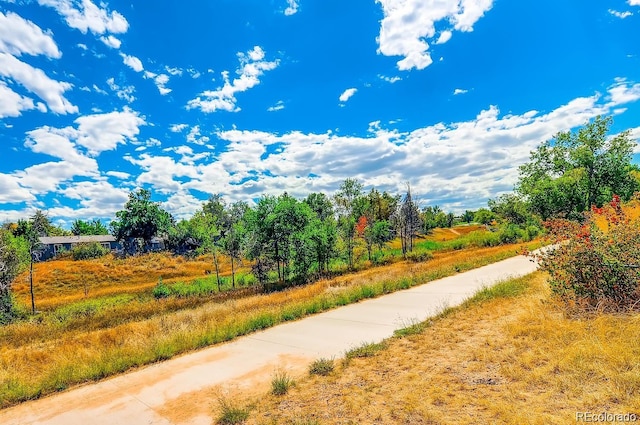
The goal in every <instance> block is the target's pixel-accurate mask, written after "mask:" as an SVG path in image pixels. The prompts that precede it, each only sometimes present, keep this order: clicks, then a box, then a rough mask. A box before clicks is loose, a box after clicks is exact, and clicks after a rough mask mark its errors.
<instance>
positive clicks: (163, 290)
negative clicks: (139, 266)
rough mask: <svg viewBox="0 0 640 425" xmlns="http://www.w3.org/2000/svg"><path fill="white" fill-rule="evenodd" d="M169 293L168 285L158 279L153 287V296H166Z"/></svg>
mask: <svg viewBox="0 0 640 425" xmlns="http://www.w3.org/2000/svg"><path fill="white" fill-rule="evenodd" d="M169 295H171V290H170V289H169V287H168V286H167V285H166V284H164V283H163V282H162V278H160V279H158V283H157V284H156V286H155V287H154V288H153V297H154V298H155V299H160V298H167V297H168V296H169Z"/></svg>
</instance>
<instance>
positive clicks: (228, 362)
mask: <svg viewBox="0 0 640 425" xmlns="http://www.w3.org/2000/svg"><path fill="white" fill-rule="evenodd" d="M536 268H537V265H536V264H535V263H533V262H532V261H530V260H529V259H528V258H525V257H523V256H518V257H514V258H510V259H507V260H504V261H501V262H498V263H495V264H491V265H488V266H485V267H481V268H478V269H475V270H471V271H468V272H465V273H461V274H457V275H455V276H451V277H447V278H444V279H440V280H437V281H433V282H430V283H427V284H425V285H421V286H416V287H414V288H411V289H408V290H404V291H400V292H396V293H393V294H389V295H385V296H383V297H380V298H376V299H371V300H367V301H363V302H360V303H357V304H352V305H349V306H345V307H341V308H337V309H335V310H331V311H328V312H326V313H321V314H318V315H315V316H311V317H308V318H305V319H302V320H299V321H297V322H291V323H286V324H283V325H279V326H276V327H273V328H271V329H268V330H265V331H262V332H258V333H255V334H252V335H250V336H245V337H242V338H239V339H237V340H236V341H234V342H231V343H228V344H223V345H218V346H214V347H211V348H207V349H203V350H200V351H198V352H195V353H191V354H187V355H184V356H181V357H178V358H175V359H172V360H168V361H165V362H163V363H158V364H155V365H151V366H149V367H145V368H142V369H140V370H136V371H134V372H130V373H126V374H124V375H120V376H117V377H115V378H111V379H107V380H105V381H102V382H99V383H96V384H89V385H86V386H82V387H79V388H76V389H72V390H70V391H67V392H63V393H60V394H55V395H53V396H50V397H46V398H43V399H41V400H35V401H32V402H26V403H23V404H21V405H18V406H15V407H13V408H10V409H6V410H2V411H0V424H4V425H17V424H20V425H22V424H61V425H62V424H64V425H75V424H78V425H86V424H90V425H101V424H105V425H107V424H108V425H115V424H122V425H135V424H179V423H185V424H187V423H188V424H211V423H212V419H211V416H210V414H211V406H212V404H214V403H212V402H215V398H213V399H212V397H211V394H212V391H214V389H215V388H216V387H219V386H221V385H222V386H223V388H224V386H225V385H233V386H234V388H240V389H242V388H245V389H246V388H248V389H251V388H252V387H256V386H259V385H262V386H265V383H269V382H270V379H271V376H272V374H273V372H274V370H276V369H278V368H285V369H286V370H287V371H290V373H291V374H293V375H295V374H296V373H303V371H304V370H306V368H307V366H308V365H309V363H310V362H311V361H313V360H314V359H316V358H319V357H336V358H338V357H341V356H343V355H344V353H345V351H346V350H349V349H351V348H354V347H356V346H358V345H361V344H362V343H364V342H378V341H381V340H383V339H384V338H387V337H389V336H391V335H393V331H394V330H396V329H398V328H402V327H405V326H407V325H409V324H412V323H414V322H417V321H423V320H425V319H426V318H428V317H430V316H433V315H434V314H437V313H438V312H439V311H441V310H442V309H443V308H445V307H447V306H456V305H458V304H460V303H462V302H463V301H464V300H465V299H467V298H469V297H470V296H472V295H473V294H475V293H476V292H477V291H478V290H479V289H481V288H482V287H484V286H490V285H492V284H494V283H496V282H498V281H501V280H504V279H506V278H508V277H518V276H523V275H525V274H528V273H531V272H533V271H535V270H536ZM267 388H268V387H266V386H265V387H264V392H266V391H268V389H267ZM261 391H262V389H261ZM203 394H207V396H206V398H205V397H204V396H202V395H203ZM199 395H200V396H199Z"/></svg>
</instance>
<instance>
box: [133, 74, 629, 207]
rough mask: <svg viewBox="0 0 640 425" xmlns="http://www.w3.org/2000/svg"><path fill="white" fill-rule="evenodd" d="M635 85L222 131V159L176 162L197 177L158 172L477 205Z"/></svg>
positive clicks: (248, 191) (227, 185) (255, 187)
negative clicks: (324, 126) (442, 110)
mask: <svg viewBox="0 0 640 425" xmlns="http://www.w3.org/2000/svg"><path fill="white" fill-rule="evenodd" d="M634 87H635V86H634V85H633V84H630V83H626V82H622V81H619V82H618V83H617V84H616V85H615V86H612V87H611V88H610V89H609V90H608V92H607V93H606V94H605V95H599V94H595V95H593V96H590V97H582V98H576V99H573V100H571V101H569V102H567V103H566V104H564V105H561V106H559V107H557V108H555V109H554V110H551V111H550V112H548V113H546V114H541V113H539V112H538V111H535V110H532V111H527V112H523V113H521V114H516V115H514V114H507V115H503V114H501V113H500V111H499V109H498V108H497V107H495V106H491V107H489V108H487V109H486V110H484V111H480V113H478V114H477V116H476V117H474V118H473V119H471V120H468V121H460V122H454V123H436V124H433V125H431V126H428V127H424V128H418V129H415V130H413V131H409V132H399V131H397V130H393V129H391V130H388V129H384V128H382V127H381V124H380V123H372V124H371V125H370V128H369V133H370V134H369V135H368V136H365V137H353V136H340V135H336V134H333V133H332V132H327V133H325V134H317V133H302V132H298V131H292V132H288V133H285V134H276V133H269V132H265V131H259V130H253V131H243V130H237V129H235V130H229V131H220V132H218V133H217V136H218V138H219V139H221V140H223V141H225V142H227V145H226V147H225V148H224V149H223V150H222V152H220V153H219V154H217V155H216V158H217V161H215V162H211V163H201V164H198V163H195V164H193V165H189V167H188V168H186V169H185V168H179V173H180V174H181V175H190V176H194V177H189V178H190V179H191V180H190V181H187V182H186V183H184V184H183V185H182V186H180V185H178V184H177V180H175V179H173V178H171V179H168V180H167V177H166V176H165V177H161V176H160V175H159V173H156V174H157V177H155V179H158V181H163V183H162V184H163V187H164V190H167V191H169V190H170V188H173V189H174V190H179V187H182V188H188V189H196V190H200V191H204V192H207V193H218V192H219V193H224V194H225V196H229V197H230V198H231V199H232V200H239V199H245V200H246V199H247V198H252V197H255V196H259V195H262V194H272V195H275V194H279V193H282V191H285V190H286V191H287V192H288V193H290V194H291V195H293V196H299V197H301V196H306V194H308V193H309V192H312V191H324V192H329V193H330V192H332V191H334V190H335V189H337V187H338V186H339V185H340V183H341V182H342V181H343V180H344V179H345V178H347V177H356V178H358V179H361V180H362V181H363V182H364V183H365V184H366V185H375V186H376V187H378V188H379V189H380V190H390V191H396V192H397V191H401V190H402V189H403V188H402V187H401V185H402V182H405V181H410V182H411V183H412V184H413V185H414V187H416V188H421V189H420V190H421V191H417V193H416V195H417V196H421V197H422V198H423V199H425V200H428V201H430V202H432V201H433V202H436V203H439V204H444V205H452V207H454V206H455V205H464V206H465V207H467V208H475V207H480V206H481V205H483V204H484V203H485V202H486V200H487V199H488V198H490V197H494V196H496V195H497V194H499V193H501V192H504V191H509V190H511V189H512V188H513V185H514V184H515V183H516V182H517V178H518V166H519V165H521V164H522V163H524V162H526V161H527V160H528V158H529V153H530V151H531V150H533V149H534V148H535V147H536V146H537V145H539V144H540V143H541V142H543V141H544V140H547V139H550V138H551V137H553V135H554V134H556V133H557V132H558V131H563V130H568V129H571V128H575V127H578V126H581V125H583V124H584V123H585V122H586V121H588V120H590V119H593V118H594V117H595V116H597V115H606V114H610V113H612V112H615V111H618V110H619V108H620V107H621V106H622V105H624V104H625V103H628V102H632V101H634V98H635V97H634V96H633V95H631V94H629V93H634V90H635V89H634ZM623 91H624V93H623ZM622 94H624V95H622ZM612 99H615V100H612ZM144 164H145V170H148V171H149V172H151V171H152V170H154V169H155V168H154V167H158V168H161V167H164V166H167V167H170V169H175V168H176V167H178V165H179V164H178V163H176V162H175V161H174V160H171V161H169V160H168V159H163V160H159V159H158V160H154V157H153V156H151V155H147V156H146V157H145V158H144ZM184 165H185V164H182V166H184ZM177 173H178V171H173V174H174V175H175V176H177V175H178V174H177ZM148 178H149V179H151V177H148ZM162 179H164V180H162ZM456 203H457V204H456Z"/></svg>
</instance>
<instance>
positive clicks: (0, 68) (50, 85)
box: [0, 53, 78, 114]
mask: <svg viewBox="0 0 640 425" xmlns="http://www.w3.org/2000/svg"><path fill="white" fill-rule="evenodd" d="M0 75H2V76H4V77H7V78H10V79H12V80H13V81H15V82H16V83H18V84H20V85H22V86H23V87H24V88H25V89H27V90H29V91H30V92H31V93H34V94H36V95H37V96H38V97H40V98H41V99H42V100H44V101H45V102H46V103H47V106H48V107H49V109H51V110H52V111H53V112H56V113H58V114H67V113H75V112H78V107H77V106H75V105H73V104H72V103H71V102H69V101H68V100H67V99H66V98H65V97H64V92H66V91H67V90H69V89H70V88H71V87H72V85H71V84H70V83H66V82H62V81H56V80H53V79H51V78H49V77H48V76H47V75H46V74H45V73H44V71H42V70H41V69H37V68H34V67H33V66H31V65H29V64H27V63H25V62H22V61H20V60H19V59H18V58H16V57H15V56H12V55H10V54H8V53H0Z"/></svg>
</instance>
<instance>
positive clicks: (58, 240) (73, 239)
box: [40, 235, 116, 245]
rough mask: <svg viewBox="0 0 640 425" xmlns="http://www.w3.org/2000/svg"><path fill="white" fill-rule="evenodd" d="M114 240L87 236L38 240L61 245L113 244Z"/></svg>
mask: <svg viewBox="0 0 640 425" xmlns="http://www.w3.org/2000/svg"><path fill="white" fill-rule="evenodd" d="M115 241H116V238H114V237H113V236H111V235H89V236H45V237H41V238H40V243H42V244H45V245H49V244H57V243H60V244H63V243H82V242H115Z"/></svg>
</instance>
